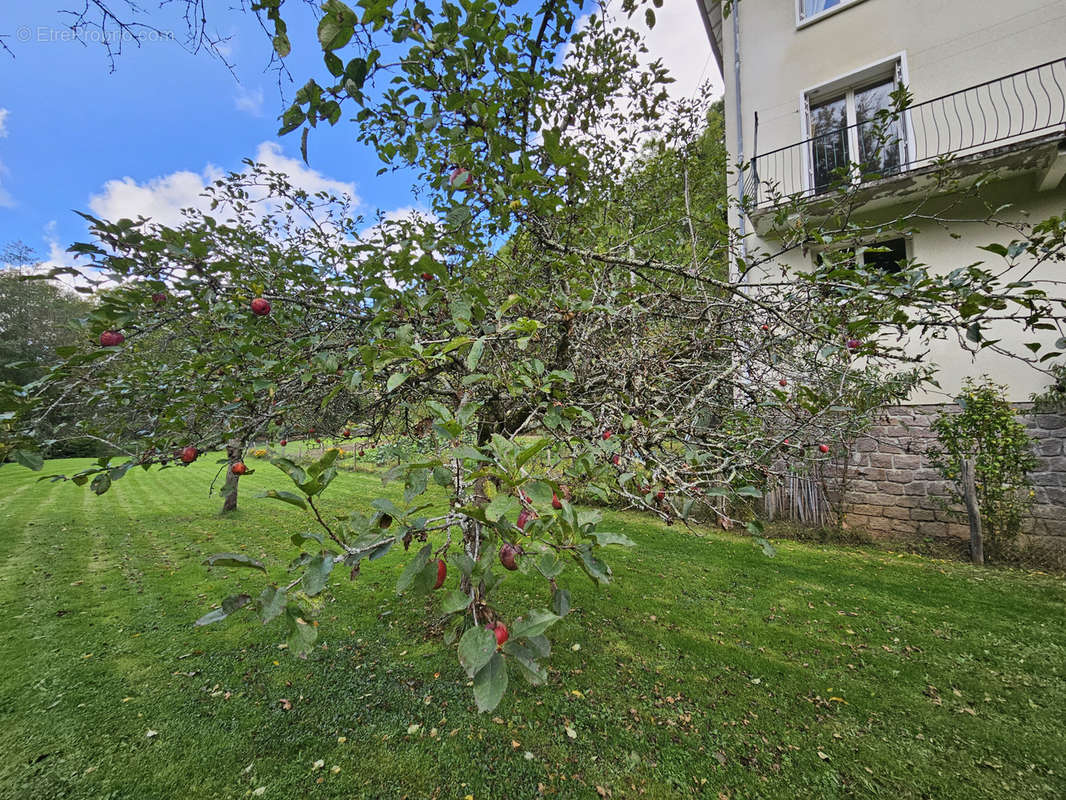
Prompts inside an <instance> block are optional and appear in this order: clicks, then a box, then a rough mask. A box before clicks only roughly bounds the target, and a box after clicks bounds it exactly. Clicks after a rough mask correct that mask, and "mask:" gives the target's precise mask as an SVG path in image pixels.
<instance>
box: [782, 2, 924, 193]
mask: <svg viewBox="0 0 1066 800" xmlns="http://www.w3.org/2000/svg"><path fill="white" fill-rule="evenodd" d="M858 1H859V2H861V0H858ZM798 7H799V6H798V5H797V8H798ZM830 10H832V9H830ZM823 13H828V12H823ZM887 76H893V80H896V81H897V84H902V85H904V86H909V85H910V74H909V72H908V70H907V53H906V51H905V50H904V51H900V52H898V53H895V54H893V55H890V56H887V57H886V58H882V59H878V60H877V61H874V62H872V63H870V64H867V65H865V66H863V67H860V68H858V69H855V70H851V71H849V72H846V73H843V74H842V75H838V76H837V77H835V78H833V79H831V80H828V81H824V82H823V83H819V84H817V85H815V86H810V87H807V88H806V89H804V90H803V91H801V92H800V99H799V108H800V113H799V118H800V119H799V123H800V139H799V141H801V142H808V143H809V142H810V141H811V140H812V139H813V138H814V136H813V132H812V130H811V115H810V109H811V106H812V105H817V104H818V103H821V102H825V101H827V100H831V99H833V98H839V97H840V96H841V95H843V96H844V98H845V107H846V111H845V118H846V120H847V125H846V127H847V128H848V129H849V130H848V159H849V161H851V160H853V159H852V156H853V155H858V151H859V148H858V131H857V129H856V128H855V127H854V126H855V125H856V124H857V119H856V113H855V92H856V90H860V91H861V90H863V89H867V88H869V87H870V86H872V85H874V84H875V83H876V82H877V81H878V80H879V79H881V78H885V77H887ZM900 127H901V136H900V138H901V143H900V144H901V148H902V151H903V152H902V154H901V158H900V162H901V163H900V168H899V172H898V173H896V174H902V173H904V172H907V171H908V170H909V169H910V166H909V163H910V162H909V159H908V158H906V157H905V156H906V154H907V153H908V152H909V148H910V146H911V143H912V142H913V141H914V131H913V129H912V127H911V112H910V109H907V110H905V111H904V112H903V115H902V119H901V120H900ZM801 155H802V157H803V164H802V168H803V181H804V187H803V191H804V194H805V195H807V196H809V197H816V196H817V195H818V194H819V193H818V192H817V190H816V187H815V185H814V184H815V182H814V174H813V171H814V165H813V163H812V154H811V147H810V146H809V145H808V146H807V147H804V148H803V152H802V154H801Z"/></svg>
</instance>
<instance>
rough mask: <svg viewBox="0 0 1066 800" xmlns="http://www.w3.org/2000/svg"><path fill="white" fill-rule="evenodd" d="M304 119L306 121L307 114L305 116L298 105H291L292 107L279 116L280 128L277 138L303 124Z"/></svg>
mask: <svg viewBox="0 0 1066 800" xmlns="http://www.w3.org/2000/svg"><path fill="white" fill-rule="evenodd" d="M305 119H307V114H305V113H304V111H303V109H301V108H300V107H299V106H298V105H296V104H295V103H293V105H291V106H289V107H288V109H286V111H285V113H284V114H282V115H281V127H280V128H279V129H278V136H284V135H285V134H288V133H292V132H293V131H294V130H296V129H297V128H299V127H300V126H301V125H303V124H304V120H305Z"/></svg>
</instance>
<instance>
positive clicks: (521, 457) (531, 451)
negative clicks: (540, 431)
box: [517, 437, 551, 500]
mask: <svg viewBox="0 0 1066 800" xmlns="http://www.w3.org/2000/svg"><path fill="white" fill-rule="evenodd" d="M549 444H551V439H548V438H547V437H543V438H540V439H538V440H537V441H535V442H534V443H533V444H531V445H530V446H529V447H527V448H526V449H525V450H523V451H522V452H521V453H519V454H518V462H517V463H518V466H519V467H520V468H521V467H523V466H525V464H526V463H527V462H528V461H529V460H530V459H531V458H533V456H535V455H536V454H537V453H539V452H540V451H541V450H543V449H544V448H545V447H547V446H548V445H549ZM548 500H551V498H550V497H549V498H548Z"/></svg>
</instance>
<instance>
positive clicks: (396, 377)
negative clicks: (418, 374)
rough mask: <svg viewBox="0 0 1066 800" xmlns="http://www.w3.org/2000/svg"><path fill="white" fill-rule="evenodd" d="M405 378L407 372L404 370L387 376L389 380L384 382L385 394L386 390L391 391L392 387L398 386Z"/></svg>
mask: <svg viewBox="0 0 1066 800" xmlns="http://www.w3.org/2000/svg"><path fill="white" fill-rule="evenodd" d="M405 380H407V373H405V372H394V373H393V374H392V375H390V376H389V380H388V382H387V383H386V384H385V392H386V394H387V393H388V392H391V391H393V390H394V389H396V388H398V387H399V386H400V384H401V383H403V382H404V381H405Z"/></svg>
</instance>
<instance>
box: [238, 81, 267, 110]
mask: <svg viewBox="0 0 1066 800" xmlns="http://www.w3.org/2000/svg"><path fill="white" fill-rule="evenodd" d="M233 103H234V105H235V106H236V107H237V110H238V111H244V112H246V113H248V114H251V115H252V116H253V117H261V116H263V88H262V87H261V86H260V87H257V88H256V89H255V90H254V91H251V92H250V91H248V89H246V88H245V87H244V86H240V87H239V88H238V90H237V96H236V97H234V98H233Z"/></svg>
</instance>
